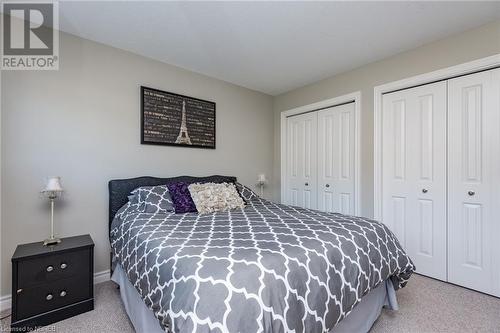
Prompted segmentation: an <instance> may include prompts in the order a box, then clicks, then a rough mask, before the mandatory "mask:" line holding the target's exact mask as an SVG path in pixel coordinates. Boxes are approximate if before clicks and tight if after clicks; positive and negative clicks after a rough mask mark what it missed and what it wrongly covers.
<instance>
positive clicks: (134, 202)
mask: <svg viewBox="0 0 500 333" xmlns="http://www.w3.org/2000/svg"><path fill="white" fill-rule="evenodd" d="M144 206H145V205H144V203H140V202H139V198H138V197H137V195H135V194H133V195H129V196H128V202H127V203H126V204H125V205H123V206H122V207H121V208H120V209H119V210H118V211H117V212H116V214H115V217H116V218H119V219H122V218H124V217H125V216H126V215H128V214H129V213H133V212H141V213H143V212H144Z"/></svg>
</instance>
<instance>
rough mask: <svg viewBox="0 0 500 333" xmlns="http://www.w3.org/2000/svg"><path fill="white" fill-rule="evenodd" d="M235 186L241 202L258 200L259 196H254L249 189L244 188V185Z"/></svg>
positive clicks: (237, 184)
mask: <svg viewBox="0 0 500 333" xmlns="http://www.w3.org/2000/svg"><path fill="white" fill-rule="evenodd" d="M235 185H236V189H237V190H238V192H239V193H240V195H241V197H242V198H243V200H245V202H249V201H251V200H253V199H256V198H259V196H258V195H257V194H255V192H254V191H252V190H251V189H250V188H248V187H246V186H245V185H243V184H240V183H238V182H237V183H236V184H235Z"/></svg>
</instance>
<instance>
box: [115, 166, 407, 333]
mask: <svg viewBox="0 0 500 333" xmlns="http://www.w3.org/2000/svg"><path fill="white" fill-rule="evenodd" d="M175 181H185V182H190V183H194V182H236V178H234V177H226V176H210V177H203V178H197V177H187V176H186V177H175V178H153V177H140V178H133V179H123V180H112V181H110V182H109V193H110V201H109V205H110V217H109V221H110V225H109V228H110V243H111V249H112V257H113V261H114V268H115V269H114V272H113V280H114V281H115V282H117V283H118V284H119V285H120V293H121V296H122V300H123V302H124V304H125V308H126V311H127V313H128V315H129V318H130V319H131V321H132V323H133V325H134V327H135V329H136V331H137V332H155V331H158V332H161V331H166V332H169V331H172V332H291V331H295V332H367V331H368V330H369V329H370V327H371V326H372V324H373V322H374V321H375V320H376V319H377V318H378V316H379V314H380V311H381V308H382V306H384V305H385V306H388V307H389V308H392V309H397V302H396V298H395V290H397V289H399V288H402V287H404V286H405V285H406V283H407V281H408V279H409V278H410V276H411V274H412V272H413V271H414V269H415V267H414V265H413V263H412V261H411V259H410V258H409V257H408V256H407V255H406V253H405V252H404V251H403V249H402V248H401V246H400V244H399V242H398V240H397V239H396V237H395V236H394V234H393V233H391V232H390V231H389V230H388V229H387V228H386V227H385V226H384V225H383V224H381V223H378V222H376V221H373V220H370V219H366V218H361V217H353V216H346V215H342V214H336V213H326V212H319V211H315V210H310V209H303V208H298V207H292V206H287V205H282V204H277V203H273V202H271V201H268V200H265V199H262V198H260V197H258V196H253V198H252V199H251V200H247V203H246V207H245V208H242V209H235V210H232V211H226V212H217V213H211V214H203V215H200V214H197V213H185V214H174V213H171V214H146V213H138V212H134V211H133V210H131V211H127V210H126V209H125V210H123V209H124V208H123V207H124V205H126V204H127V201H128V198H127V197H128V195H129V194H130V192H131V191H132V190H134V189H135V188H138V187H140V186H151V185H160V184H168V183H170V182H175ZM120 209H122V211H121V212H120V214H119V215H117V216H116V217H115V215H116V213H117V212H118V211H119V210H120Z"/></svg>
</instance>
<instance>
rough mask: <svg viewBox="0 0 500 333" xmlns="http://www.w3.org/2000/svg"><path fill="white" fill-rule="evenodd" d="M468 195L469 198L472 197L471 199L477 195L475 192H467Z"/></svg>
mask: <svg viewBox="0 0 500 333" xmlns="http://www.w3.org/2000/svg"><path fill="white" fill-rule="evenodd" d="M467 194H468V195H469V196H471V197H472V196H473V195H474V194H476V192H474V191H469V192H467Z"/></svg>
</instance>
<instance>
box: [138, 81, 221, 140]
mask: <svg viewBox="0 0 500 333" xmlns="http://www.w3.org/2000/svg"><path fill="white" fill-rule="evenodd" d="M141 116H142V130H141V143H143V144H157V145H175V146H186V147H198V148H211V149H215V103H214V102H210V101H205V100H202V99H198V98H194V97H189V96H184V95H179V94H174V93H170V92H166V91H162V90H158V89H153V88H148V87H141Z"/></svg>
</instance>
